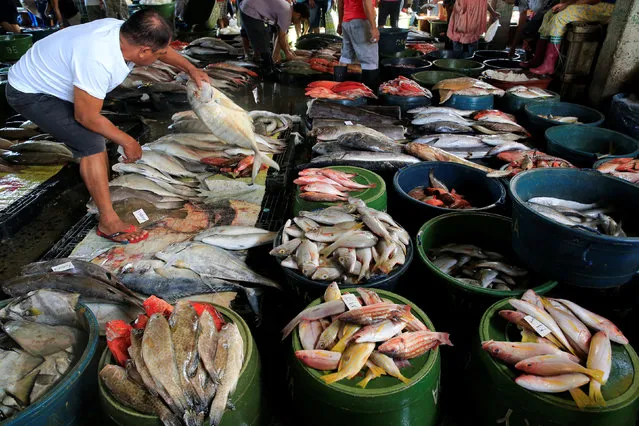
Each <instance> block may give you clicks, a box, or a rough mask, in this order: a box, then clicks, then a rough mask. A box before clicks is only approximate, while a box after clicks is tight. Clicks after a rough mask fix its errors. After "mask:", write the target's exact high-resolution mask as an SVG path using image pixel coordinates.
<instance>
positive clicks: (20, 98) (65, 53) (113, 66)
mask: <svg viewBox="0 0 639 426" xmlns="http://www.w3.org/2000/svg"><path fill="white" fill-rule="evenodd" d="M171 36H172V30H171V27H170V26H169V24H168V23H167V22H166V21H165V20H164V18H162V17H161V16H160V15H159V14H158V13H157V12H154V11H152V10H150V9H146V10H142V11H139V12H137V13H135V14H134V15H132V16H131V17H130V18H129V19H128V20H127V21H126V22H123V21H118V20H116V19H100V20H97V21H94V22H91V23H88V24H83V25H77V26H73V27H69V28H66V29H64V30H61V31H58V32H57V33H55V34H52V35H50V36H49V37H46V38H44V39H42V40H40V41H38V42H37V43H35V44H34V45H33V47H32V48H31V49H29V50H28V51H27V53H25V55H24V56H22V58H21V59H20V61H18V63H16V64H15V65H14V66H13V67H11V69H10V70H9V77H8V80H9V81H8V82H9V84H8V85H7V88H6V92H7V100H8V102H9V105H11V106H12V107H13V108H14V109H15V110H16V111H17V112H19V113H20V114H21V115H23V116H24V117H25V118H27V119H29V120H31V121H33V122H34V123H36V124H37V125H38V126H39V127H40V128H41V129H42V130H44V131H45V132H47V133H49V134H51V135H52V136H54V137H55V138H56V139H57V140H59V141H61V142H64V143H65V144H66V145H67V146H68V147H69V149H71V151H72V152H73V155H74V156H75V157H76V158H79V159H80V174H81V175H82V179H83V180H84V183H85V184H86V186H87V188H88V190H89V193H90V194H91V196H92V197H93V199H94V200H95V203H96V205H97V207H98V210H99V212H100V222H99V224H98V235H100V236H102V237H105V238H108V239H111V240H113V241H117V242H122V243H135V242H138V241H142V240H144V239H146V238H147V237H148V233H147V232H146V231H140V230H138V229H137V228H136V227H135V226H133V225H131V224H127V223H125V222H123V221H122V220H121V219H120V217H118V215H117V213H116V212H115V211H114V210H113V205H112V204H111V198H110V195H109V161H108V157H107V154H106V141H105V138H106V139H109V140H111V141H113V142H114V143H116V144H118V145H120V146H121V147H122V148H123V149H124V154H125V155H124V156H125V157H126V161H127V162H133V161H136V160H138V159H140V157H141V156H142V148H141V147H140V145H139V144H138V142H137V141H136V140H135V139H133V138H132V137H131V136H129V135H127V134H126V133H124V132H123V131H121V130H120V129H118V128H117V127H116V126H115V125H113V123H111V122H110V121H109V120H108V119H107V118H106V117H104V116H103V115H102V114H100V112H101V111H102V104H103V102H104V98H105V96H106V94H107V93H108V92H110V91H111V90H113V89H115V88H116V87H117V86H118V85H120V83H122V82H123V81H124V79H125V78H126V77H127V75H128V74H129V72H130V71H131V68H132V67H133V64H136V65H150V64H152V63H153V62H155V61H156V60H160V61H162V62H165V63H167V64H169V65H173V66H175V67H177V68H179V69H181V70H183V71H185V72H187V73H188V74H189V75H190V77H191V78H192V79H193V80H195V81H196V82H198V84H199V83H200V82H201V81H208V76H207V75H206V73H204V72H203V71H202V70H198V69H197V68H195V67H194V66H193V65H192V64H191V63H190V62H188V61H187V60H186V59H184V58H183V57H182V56H180V55H179V54H178V53H177V52H176V51H175V50H173V49H172V48H170V47H169V46H168V44H169V42H170V41H171Z"/></svg>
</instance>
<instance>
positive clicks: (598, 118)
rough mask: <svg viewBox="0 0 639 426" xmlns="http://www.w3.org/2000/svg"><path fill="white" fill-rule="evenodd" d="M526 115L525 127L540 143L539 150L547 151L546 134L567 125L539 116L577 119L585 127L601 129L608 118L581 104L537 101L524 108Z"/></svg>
mask: <svg viewBox="0 0 639 426" xmlns="http://www.w3.org/2000/svg"><path fill="white" fill-rule="evenodd" d="M524 112H525V114H526V122H525V123H524V124H523V125H524V127H526V129H527V130H528V131H529V132H530V133H531V134H532V135H533V137H534V138H535V139H537V142H538V143H539V145H538V146H539V148H541V149H542V150H545V149H546V143H545V140H544V133H545V132H546V130H547V129H549V128H550V127H553V126H563V125H565V124H567V123H562V122H561V121H556V120H549V119H547V118H543V117H540V116H539V115H543V116H548V114H551V115H553V116H562V117H577V118H578V119H579V121H580V122H581V123H582V124H583V125H584V126H591V127H599V126H601V125H602V124H603V122H604V120H605V119H606V117H605V116H604V115H603V114H602V113H600V112H599V111H597V110H596V109H592V108H588V107H585V106H583V105H579V104H571V103H569V102H547V101H537V102H529V103H527V104H526V105H525V106H524Z"/></svg>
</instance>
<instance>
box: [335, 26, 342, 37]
mask: <svg viewBox="0 0 639 426" xmlns="http://www.w3.org/2000/svg"><path fill="white" fill-rule="evenodd" d="M335 31H337V34H339V35H342V24H337V29H336V30H335Z"/></svg>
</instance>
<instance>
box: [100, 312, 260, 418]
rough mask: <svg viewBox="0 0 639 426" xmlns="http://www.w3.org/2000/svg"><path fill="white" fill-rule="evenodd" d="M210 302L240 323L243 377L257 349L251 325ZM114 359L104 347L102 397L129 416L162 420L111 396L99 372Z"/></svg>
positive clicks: (228, 318)
mask: <svg viewBox="0 0 639 426" xmlns="http://www.w3.org/2000/svg"><path fill="white" fill-rule="evenodd" d="M209 304H210V305H213V307H215V309H217V310H218V312H220V313H221V314H222V315H223V316H224V318H225V319H226V320H230V321H231V322H233V323H236V324H238V329H239V330H240V335H241V336H242V339H243V340H244V362H243V365H242V369H241V370H240V375H239V377H242V375H243V374H244V372H245V371H246V369H247V366H248V364H249V360H250V359H251V357H252V356H253V352H254V351H255V348H254V343H253V336H252V334H251V330H250V328H249V326H248V325H247V324H246V322H245V321H244V320H243V319H242V317H241V316H239V315H238V314H237V313H236V312H235V311H233V310H232V309H229V308H225V307H223V306H220V305H216V304H215V303H209ZM112 361H113V356H112V355H111V351H110V350H109V348H108V347H106V348H104V352H102V356H101V357H100V363H99V364H98V390H99V394H100V395H101V397H104V399H105V400H106V401H107V403H108V404H109V405H111V406H113V407H117V409H118V410H119V411H121V412H123V413H125V414H127V415H129V416H132V417H135V418H138V419H144V420H146V421H152V420H154V419H155V420H157V421H158V422H160V418H159V417H158V416H154V415H152V414H144V413H140V412H139V411H135V410H134V409H133V408H131V407H128V406H126V405H124V404H121V403H120V402H119V401H118V400H116V399H115V398H113V396H111V391H110V390H109V389H108V388H107V387H106V386H105V385H104V383H102V379H100V376H99V373H100V371H102V368H103V367H104V366H105V365H107V364H112ZM245 391H246V390H244V392H245ZM244 392H240V389H236V390H235V393H234V398H236V399H237V398H238V397H241V396H242V395H243V394H244Z"/></svg>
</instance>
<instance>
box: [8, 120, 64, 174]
mask: <svg viewBox="0 0 639 426" xmlns="http://www.w3.org/2000/svg"><path fill="white" fill-rule="evenodd" d="M70 161H73V154H72V153H71V151H70V150H69V148H67V147H66V146H65V145H64V144H63V143H61V142H57V141H55V140H54V139H53V137H52V136H51V135H49V134H46V133H44V132H42V131H41V130H40V128H39V127H38V125H37V124H35V123H34V122H32V121H30V120H24V119H23V118H21V117H20V116H15V117H11V118H9V120H7V122H6V124H5V127H3V128H1V129H0V172H9V173H14V172H18V171H20V170H21V167H20V166H22V165H48V164H66V163H68V162H70Z"/></svg>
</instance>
